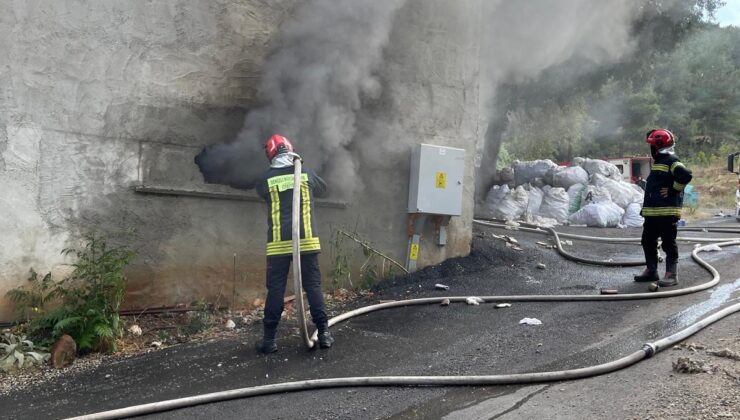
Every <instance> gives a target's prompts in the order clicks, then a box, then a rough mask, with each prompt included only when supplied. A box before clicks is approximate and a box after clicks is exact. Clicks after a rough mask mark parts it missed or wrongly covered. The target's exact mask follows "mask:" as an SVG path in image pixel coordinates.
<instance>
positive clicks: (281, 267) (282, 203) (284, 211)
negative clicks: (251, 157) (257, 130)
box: [257, 134, 334, 353]
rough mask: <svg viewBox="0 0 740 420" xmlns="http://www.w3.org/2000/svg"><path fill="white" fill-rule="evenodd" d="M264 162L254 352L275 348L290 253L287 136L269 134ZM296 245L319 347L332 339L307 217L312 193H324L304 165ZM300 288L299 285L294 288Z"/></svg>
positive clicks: (290, 184) (290, 164)
mask: <svg viewBox="0 0 740 420" xmlns="http://www.w3.org/2000/svg"><path fill="white" fill-rule="evenodd" d="M265 153H266V155H267V159H268V160H269V161H270V169H268V170H267V171H266V172H265V173H264V174H263V175H262V177H261V178H260V181H259V183H258V184H257V193H258V194H259V195H260V197H262V198H263V199H264V200H265V201H266V202H267V210H268V215H267V216H268V217H267V225H268V229H267V299H266V300H265V317H264V320H263V328H264V335H263V338H262V341H261V342H259V343H258V344H257V351H258V352H259V353H274V352H276V351H277V344H276V342H275V335H276V333H277V327H278V324H279V323H280V316H281V314H282V313H283V303H284V300H283V299H284V296H285V287H286V283H287V280H288V270H289V269H290V264H291V262H292V260H293V257H292V246H293V244H292V243H293V238H292V229H291V220H292V208H293V188H294V185H293V183H294V174H293V170H294V165H293V158H294V157H295V154H294V153H293V145H292V144H291V143H290V141H288V139H287V138H285V137H283V136H280V135H277V134H275V135H273V136H272V137H271V138H270V139H269V140H268V141H267V143H266V144H265ZM299 188H300V189H301V194H300V195H301V206H300V212H301V213H300V232H301V234H300V248H301V258H300V259H301V261H300V264H301V274H302V283H303V290H305V292H306V296H307V297H308V304H309V307H310V310H311V318H312V320H313V322H314V324H315V325H316V328H317V329H318V343H319V347H321V348H329V347H331V345H332V343H333V342H334V339H333V338H332V336H331V334H330V333H329V325H328V318H327V316H326V308H325V305H324V296H323V294H322V292H321V272H320V271H319V256H318V254H319V252H320V251H321V246H320V244H319V237H318V234H317V232H316V228H315V222H314V220H315V219H314V217H313V208H314V206H313V198H314V195H315V196H318V197H320V196H322V195H323V194H324V193H325V192H326V183H325V182H324V180H322V179H321V178H320V177H319V176H318V175H316V174H315V173H314V172H313V171H311V170H310V169H306V168H305V167H304V168H303V169H302V174H301V185H300V186H299ZM295 292H296V293H300V291H299V290H296V291H295Z"/></svg>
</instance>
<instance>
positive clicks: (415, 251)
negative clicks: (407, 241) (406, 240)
mask: <svg viewBox="0 0 740 420" xmlns="http://www.w3.org/2000/svg"><path fill="white" fill-rule="evenodd" d="M409 258H411V260H412V261H416V259H417V258H419V244H411V252H409Z"/></svg>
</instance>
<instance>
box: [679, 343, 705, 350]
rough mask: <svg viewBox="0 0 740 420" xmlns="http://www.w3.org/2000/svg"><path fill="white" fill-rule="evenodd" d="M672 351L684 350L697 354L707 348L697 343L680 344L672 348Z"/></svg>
mask: <svg viewBox="0 0 740 420" xmlns="http://www.w3.org/2000/svg"><path fill="white" fill-rule="evenodd" d="M674 349H675V350H684V349H685V350H688V351H693V352H697V351H699V350H706V349H707V347H706V346H705V345H703V344H699V343H680V344H677V345H676V346H675V347H674Z"/></svg>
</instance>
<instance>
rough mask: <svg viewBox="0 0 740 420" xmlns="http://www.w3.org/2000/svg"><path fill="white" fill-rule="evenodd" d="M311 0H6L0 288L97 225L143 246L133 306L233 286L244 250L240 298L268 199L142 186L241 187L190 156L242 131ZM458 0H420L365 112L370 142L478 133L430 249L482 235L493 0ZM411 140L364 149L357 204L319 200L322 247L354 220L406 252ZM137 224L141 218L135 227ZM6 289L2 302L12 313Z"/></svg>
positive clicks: (463, 244)
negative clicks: (475, 162) (482, 98)
mask: <svg viewBox="0 0 740 420" xmlns="http://www.w3.org/2000/svg"><path fill="white" fill-rule="evenodd" d="M298 3H299V1H298V0H278V1H270V2H265V1H259V0H239V1H226V0H216V1H210V2H200V1H195V0H179V1H175V2H165V3H161V2H154V3H143V2H138V1H114V0H101V1H97V2H93V3H89V2H79V1H73V0H60V1H55V2H51V3H50V2H42V1H33V0H30V1H23V2H11V1H8V0H3V1H2V2H1V3H0V9H1V10H0V57H4V58H5V60H4V61H3V62H2V63H0V210H1V211H0V232H2V242H1V243H0V296H4V295H5V292H6V291H7V290H9V289H10V288H13V287H15V286H18V285H20V284H22V283H23V281H24V279H25V277H26V273H27V272H28V269H29V268H30V267H33V268H35V269H36V270H37V271H39V272H47V271H50V270H51V271H53V272H55V273H58V274H59V275H61V274H63V272H64V271H65V268H66V267H65V266H64V263H65V261H64V259H63V258H62V256H61V255H60V253H59V251H60V250H61V249H62V248H64V247H67V246H70V245H76V244H78V243H79V238H80V237H81V235H82V234H83V233H84V232H86V231H89V230H92V229H95V230H98V231H101V232H103V233H106V234H107V235H109V236H110V237H112V238H113V239H112V240H113V241H114V242H116V243H126V244H129V245H131V246H132V247H133V248H134V249H136V251H137V252H138V257H137V259H136V261H135V263H134V264H133V266H132V267H131V269H130V270H129V272H128V276H129V279H130V283H129V288H128V291H127V296H126V302H125V305H126V306H128V307H132V306H135V307H140V306H159V305H170V304H175V303H179V302H189V301H192V300H195V299H199V298H204V299H207V300H211V301H213V300H215V299H216V297H217V296H218V295H219V293H223V294H224V295H227V296H228V298H223V299H224V300H225V301H229V299H230V290H231V287H232V278H233V277H234V274H235V273H234V270H233V267H232V264H233V255H234V254H237V269H236V277H237V282H238V288H237V289H238V297H239V299H247V298H251V297H253V296H255V295H257V294H262V293H263V291H262V290H263V286H262V283H263V280H262V279H263V269H264V257H263V255H264V251H263V246H264V235H265V220H264V217H265V216H264V210H263V208H264V205H262V204H259V203H257V202H249V201H229V200H213V199H204V198H196V197H183V196H159V195H142V194H137V193H134V192H133V191H132V187H134V186H137V185H153V186H159V187H164V188H171V189H175V190H191V189H198V190H203V191H221V192H223V191H228V189H226V188H225V187H221V188H219V187H217V186H209V185H204V184H202V181H201V180H200V178H199V175H198V173H197V169H196V168H195V166H194V165H192V156H194V155H195V154H196V153H197V151H198V150H199V148H200V147H202V146H203V145H205V144H211V143H216V142H225V141H229V140H231V139H232V138H233V137H234V135H235V134H236V133H237V132H238V131H239V129H240V128H241V124H242V122H243V118H244V115H245V113H246V111H247V110H248V109H249V108H250V107H251V106H253V105H254V104H255V101H256V95H257V91H256V89H257V86H258V81H259V75H260V74H261V72H262V68H261V63H262V61H263V57H264V56H265V53H266V52H267V51H268V50H269V48H271V45H272V44H273V43H274V41H275V38H276V36H277V35H278V32H277V28H278V27H279V24H280V22H281V21H283V20H285V19H288V18H289V16H290V12H291V9H292V7H294V6H295V5H296V4H298ZM460 3H461V4H459V5H451V4H448V2H445V1H441V0H435V1H423V0H410V1H408V2H407V3H406V5H405V6H404V7H403V8H402V10H401V11H400V12H399V15H398V18H397V22H396V24H395V26H394V28H395V29H394V31H393V33H392V36H391V42H390V47H389V49H388V51H387V63H386V66H385V70H384V73H383V74H382V78H383V80H384V83H385V85H386V86H385V89H384V92H385V93H384V94H383V96H382V97H381V98H380V99H379V100H378V101H376V102H375V103H372V104H368V106H367V107H366V111H364V112H363V114H362V115H360V116H359V119H360V121H361V123H360V124H362V125H363V127H362V128H363V129H364V130H365V135H366V136H367V138H368V141H367V147H370V146H371V145H372V142H373V141H378V139H381V140H382V141H384V142H385V145H386V146H387V145H389V144H391V145H392V144H393V139H394V138H396V137H397V136H405V137H408V136H413V137H414V138H415V139H417V140H418V141H419V142H428V143H434V144H441V145H449V146H457V147H465V148H466V149H468V150H469V159H468V161H469V163H471V164H470V165H468V169H467V174H466V175H467V177H466V179H465V184H466V189H465V195H466V201H465V205H464V214H463V216H462V217H460V218H455V219H454V220H453V222H452V225H451V228H450V231H449V245H448V246H447V247H446V248H438V247H436V246H434V245H432V244H431V235H432V232H431V230H430V231H429V232H428V235H427V239H425V242H424V246H423V247H422V253H421V261H420V262H421V265H426V264H430V263H436V262H439V261H441V260H443V259H444V258H446V257H449V256H456V255H464V254H467V253H468V252H469V246H470V238H471V218H472V205H473V203H472V195H473V181H472V179H473V168H472V156H473V149H474V147H473V145H474V144H475V142H476V141H477V138H478V134H479V133H478V123H477V122H478V73H477V68H478V65H477V59H478V58H477V57H478V56H477V49H478V41H477V39H478V36H477V35H476V33H475V31H476V25H471V24H470V22H474V21H475V19H476V18H477V16H479V14H478V13H477V11H478V9H479V7H480V3H481V2H480V0H467V1H464V2H460ZM445 10H447V11H448V12H449V13H440V11H445ZM378 120H382V121H383V122H382V124H379V123H378V122H377V121H378ZM362 147H366V146H365V145H364V143H362V145H361V146H358V148H357V149H358V150H356V153H358V155H359V156H362ZM408 158H409V150H406V149H404V148H397V149H394V148H392V147H389V153H388V156H387V160H384V161H383V162H364V163H365V165H364V167H366V168H368V170H367V171H366V172H365V174H364V182H365V185H366V188H365V190H364V191H363V192H362V194H360V195H359V196H358V197H355V198H354V199H353V200H351V201H350V205H349V207H348V208H347V209H333V208H332V209H324V208H322V209H320V214H319V215H318V218H319V221H320V231H321V232H322V234H323V238H324V241H323V242H324V243H323V246H324V248H325V249H328V248H329V245H328V239H329V233H330V231H331V228H332V227H333V226H345V227H349V228H350V229H352V230H354V229H355V227H356V229H357V232H358V233H359V234H360V235H361V236H363V237H364V238H366V239H368V240H370V241H372V242H373V243H374V244H376V245H377V246H378V247H379V248H381V249H383V250H385V251H387V252H388V253H390V254H391V255H392V256H394V257H395V258H397V259H399V260H403V259H404V258H405V253H406V241H407V238H406V214H405V211H406V209H405V203H406V196H407V188H408V187H407V179H408ZM309 164H310V162H309ZM379 203H382V206H379V205H378V204H379ZM379 209H380V210H379ZM131 228H133V229H135V230H136V234H135V236H133V237H129V236H126V235H123V234H122V232H125V231H126V230H127V229H131ZM360 255H361V254H360ZM329 257H330V255H329V253H325V255H324V261H323V262H324V265H325V266H327V265H328V263H329ZM3 299H4V298H3V297H0V319H8V318H9V317H10V315H11V307H10V305H8V302H7V301H6V300H3Z"/></svg>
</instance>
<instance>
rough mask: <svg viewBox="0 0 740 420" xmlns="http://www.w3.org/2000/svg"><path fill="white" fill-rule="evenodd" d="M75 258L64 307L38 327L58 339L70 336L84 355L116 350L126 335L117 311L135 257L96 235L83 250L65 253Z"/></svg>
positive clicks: (63, 290)
mask: <svg viewBox="0 0 740 420" xmlns="http://www.w3.org/2000/svg"><path fill="white" fill-rule="evenodd" d="M62 253H63V254H64V255H74V256H75V257H76V262H75V263H74V264H72V267H74V270H73V271H72V274H71V275H70V276H69V277H68V278H66V279H64V280H62V281H61V282H60V283H59V285H58V289H59V295H60V296H61V298H62V305H61V306H59V307H58V308H56V309H55V310H52V311H50V312H49V313H48V314H46V315H45V316H43V317H42V318H41V319H40V321H39V322H38V325H39V327H40V328H42V329H45V330H46V332H50V335H51V337H52V338H54V339H56V338H58V337H60V336H61V335H62V334H69V335H70V336H71V337H72V338H73V339H74V340H75V341H76V342H77V348H78V349H79V351H81V352H89V351H101V352H111V351H115V350H116V339H117V338H119V337H120V336H121V335H122V333H123V326H122V324H121V321H120V318H119V315H118V310H119V308H120V306H121V302H122V301H123V293H124V288H125V276H124V270H125V268H126V266H127V265H128V264H129V263H130V261H131V259H132V258H133V256H134V253H133V252H132V251H130V250H129V249H127V248H125V247H118V248H111V247H109V246H108V244H107V243H106V241H105V239H104V238H103V237H101V236H97V235H95V234H90V235H87V236H86V237H85V246H84V248H82V249H65V250H63V251H62Z"/></svg>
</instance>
